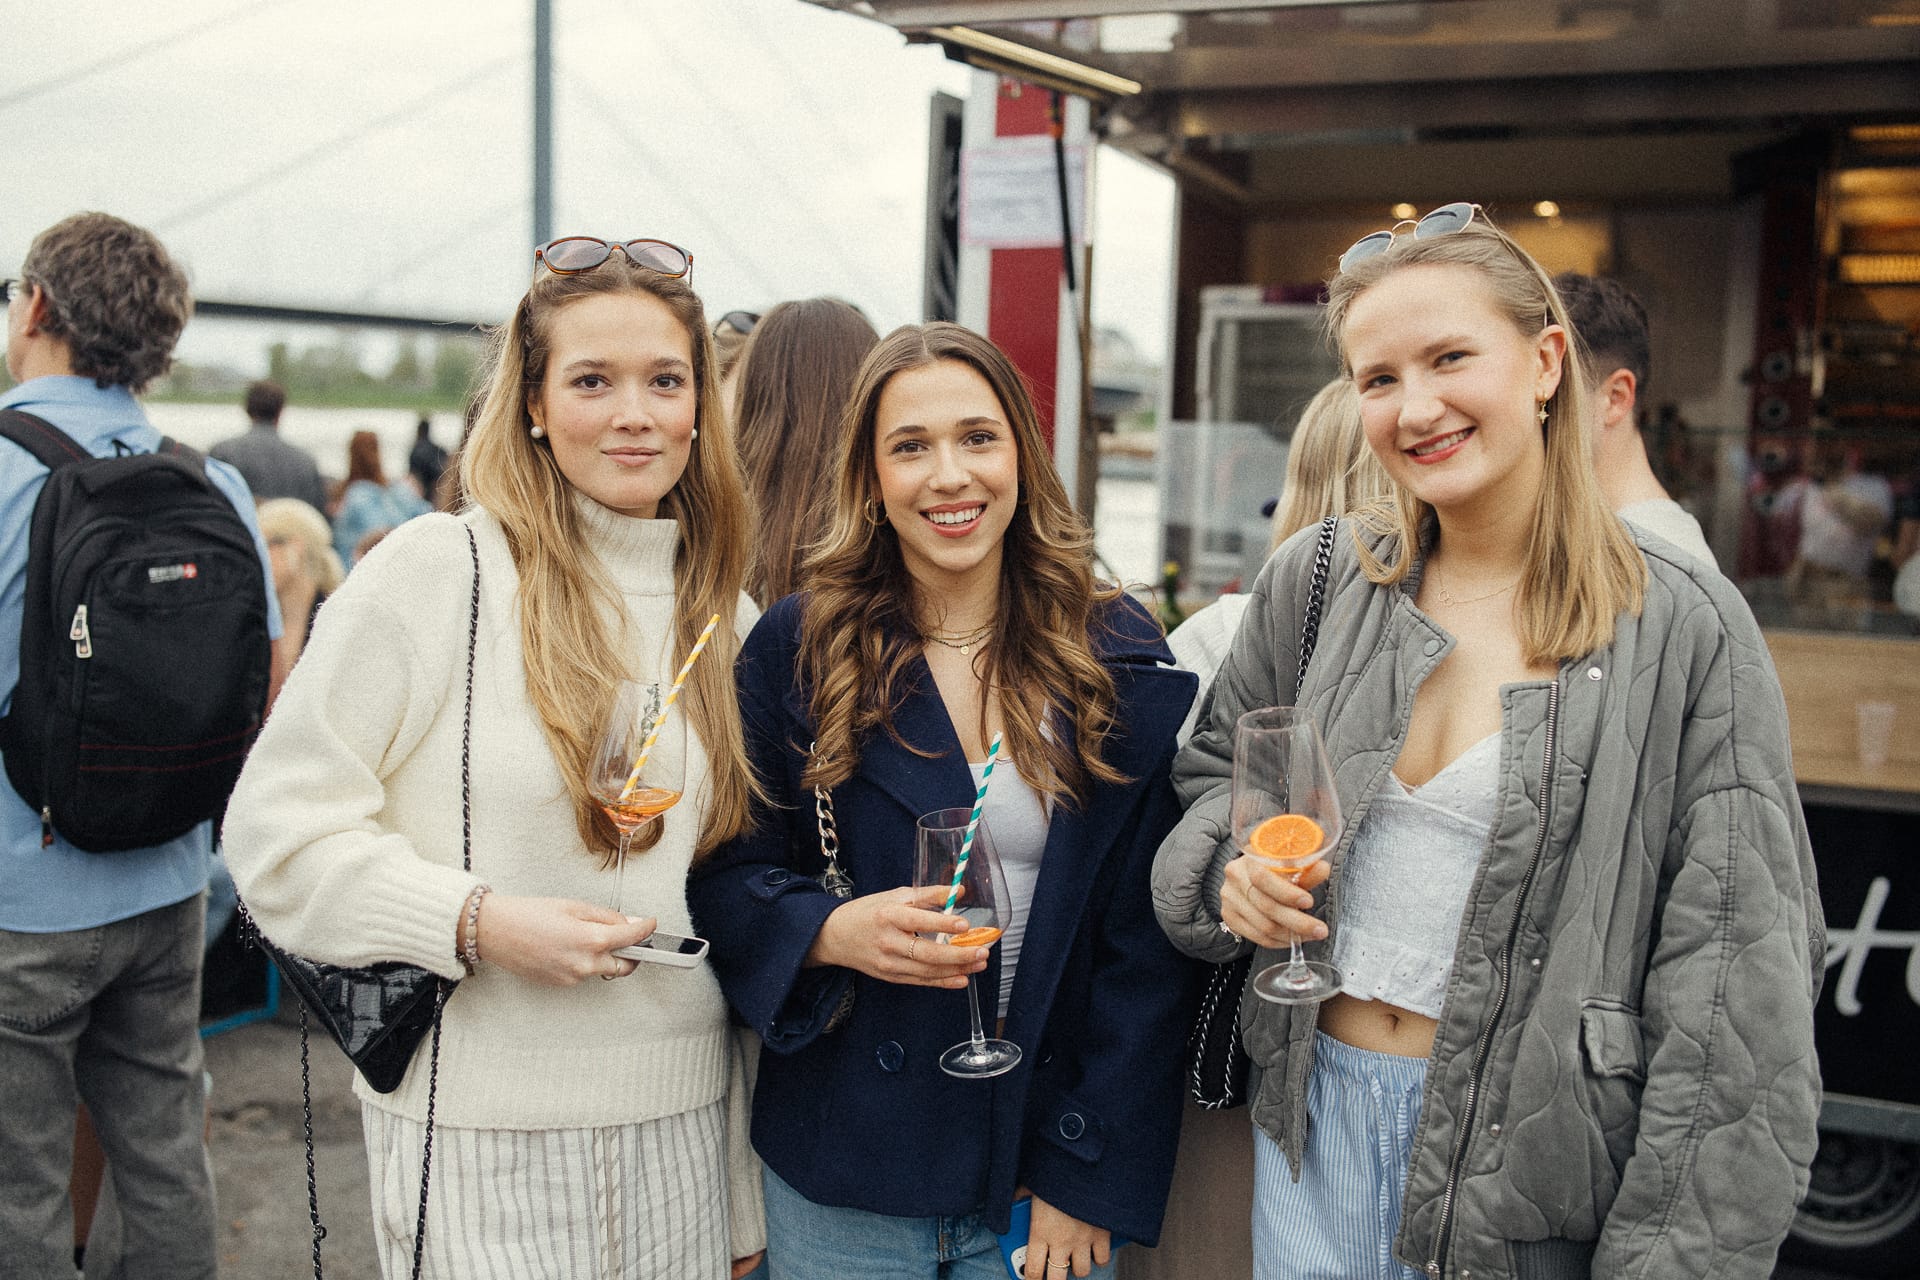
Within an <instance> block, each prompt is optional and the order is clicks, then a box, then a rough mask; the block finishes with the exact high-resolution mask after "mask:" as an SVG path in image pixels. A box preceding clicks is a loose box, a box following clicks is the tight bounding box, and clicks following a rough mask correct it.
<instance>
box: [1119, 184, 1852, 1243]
mask: <svg viewBox="0 0 1920 1280" xmlns="http://www.w3.org/2000/svg"><path fill="white" fill-rule="evenodd" d="M1398 232H1399V229H1396V231H1395V232H1379V233H1376V234H1375V235H1373V236H1370V237H1368V238H1367V239H1365V240H1363V241H1361V242H1360V243H1359V244H1357V245H1355V246H1354V248H1353V249H1352V250H1350V251H1349V252H1348V254H1347V255H1345V256H1344V257H1343V259H1342V263H1341V270H1340V272H1339V273H1338V274H1337V275H1336V276H1335V277H1334V279H1333V280H1332V282H1331V283H1330V285H1329V305H1328V317H1327V318H1328V322H1329V325H1330V327H1331V329H1332V331H1333V333H1334V335H1335V337H1336V339H1337V340H1338V342H1339V344H1340V348H1341V352H1342V355H1343V358H1344V360H1345V363H1346V367H1347V371H1348V374H1349V375H1350V376H1351V377H1352V379H1353V382H1354V385H1355V387H1356V389H1357V390H1358V392H1359V394H1360V398H1361V411H1362V417H1363V421H1364V425H1365V431H1366V435H1367V441H1368V444H1369V446H1370V447H1371V448H1372V449H1373V450H1374V452H1375V454H1376V455H1377V456H1378V457H1379V458H1380V460H1381V463H1382V465H1383V466H1384V467H1385V468H1386V470H1387V472H1388V475H1389V476H1390V478H1391V479H1392V481H1393V490H1394V493H1393V497H1392V498H1391V499H1390V500H1389V502H1387V503H1386V504H1384V506H1383V507H1381V508H1379V509H1376V510H1374V511H1372V512H1369V513H1363V514H1362V515H1361V516H1359V517H1357V518H1351V519H1349V520H1347V521H1346V522H1345V523H1344V524H1343V526H1342V530H1341V536H1340V537H1339V539H1337V541H1336V543H1335V550H1334V555H1333V558H1332V563H1331V566H1330V570H1329V578H1328V585H1327V588H1326V592H1325V599H1324V604H1323V607H1322V610H1321V615H1320V619H1319V645H1318V648H1317V649H1316V650H1315V651H1314V654H1315V656H1314V657H1313V658H1312V660H1311V661H1310V662H1309V664H1308V669H1307V670H1306V672H1305V675H1304V681H1303V683H1302V685H1301V690H1300V694H1299V699H1298V700H1299V702H1300V703H1301V705H1303V706H1306V707H1308V708H1309V709H1311V710H1312V711H1313V712H1314V714H1315V716H1316V717H1317V719H1318V720H1319V723H1320V724H1321V725H1322V726H1323V727H1324V730H1325V735H1326V740H1327V749H1328V753H1329V756H1330V758H1331V761H1332V764H1333V768H1334V774H1335V781H1336V786H1337V789H1338V791H1339V794H1340V798H1341V800H1342V801H1343V802H1344V803H1345V806H1346V825H1345V829H1344V832H1343V834H1342V835H1341V838H1340V839H1339V841H1338V842H1337V843H1336V845H1335V846H1334V847H1333V848H1332V849H1331V850H1330V851H1329V858H1328V862H1327V864H1324V865H1327V866H1329V867H1330V868H1331V874H1330V876H1327V877H1326V878H1325V885H1324V899H1325V900H1324V904H1323V907H1324V909H1323V910H1320V911H1318V912H1315V913H1313V914H1309V912H1310V911H1311V910H1312V908H1313V905H1314V904H1313V901H1312V896H1311V894H1310V893H1309V892H1308V890H1309V889H1311V888H1313V887H1314V884H1313V882H1312V881H1311V880H1309V881H1308V883H1307V885H1306V887H1296V886H1295V885H1293V884H1291V883H1289V882H1288V881H1286V880H1284V879H1282V878H1281V877H1280V876H1278V875H1277V874H1276V873H1275V872H1273V871H1272V870H1271V869H1270V868H1268V867H1265V866H1263V865H1261V864H1260V863H1258V862H1257V860H1255V859H1252V858H1247V857H1238V856H1236V850H1235V848H1234V847H1233V845H1232V844H1231V843H1230V841H1229V830H1230V828H1229V815H1228V810H1229V800H1230V796H1229V791H1230V786H1229V780H1230V778H1231V774H1232V751H1233V741H1232V735H1233V726H1234V722H1235V720H1236V719H1237V718H1238V717H1239V716H1240V715H1241V714H1242V713H1244V712H1246V711H1248V710H1252V709H1256V708H1260V707H1266V706H1272V705H1275V704H1276V703H1279V702H1282V701H1284V700H1286V699H1287V698H1288V696H1289V691H1290V690H1291V689H1292V688H1293V683H1294V679H1295V672H1296V668H1297V666H1298V655H1299V652H1300V643H1299V637H1300V635H1301V628H1302V623H1303V621H1304V620H1305V619H1304V618H1303V616H1302V615H1303V613H1304V612H1305V609H1306V601H1307V598H1308V594H1309V593H1308V584H1309V581H1310V578H1311V576H1312V572H1313V561H1314V558H1315V537H1314V534H1313V532H1312V531H1306V532H1303V533H1301V534H1300V535H1297V536H1296V537H1294V538H1293V539H1291V540H1290V541H1289V542H1288V543H1286V544H1285V545H1283V546H1282V547H1281V549H1280V550H1279V551H1278V552H1277V553H1276V554H1275V556H1274V557H1273V559H1272V560H1270V561H1269V562H1268V564H1267V566H1266V568H1265V569H1264V570H1263V571H1262V573H1261V575H1260V577H1259V579H1258V580H1257V582H1256V583H1255V586H1254V591H1253V597H1254V598H1253V602H1252V604H1251V606H1250V607H1249V610H1248V614H1247V617H1246V620H1245V622H1244V623H1243V624H1242V626H1241V628H1240V630H1239V632H1238V633H1237V635H1236V637H1235V639H1234V643H1233V648H1232V650H1231V652H1230V654H1229V656H1228V658H1227V661H1226V663H1225V665H1224V666H1223V667H1222V669H1221V671H1220V673H1219V676H1218V678H1217V680H1216V682H1215V684H1214V686H1213V689H1212V692H1211V694H1210V695H1209V700H1208V706H1207V708H1206V710H1205V711H1203V713H1202V718H1201V731H1200V732H1199V733H1197V734H1196V736H1195V737H1194V739H1193V741H1192V743H1191V744H1190V745H1189V746H1188V747H1187V748H1186V749H1185V750H1184V751H1183V752H1182V753H1181V755H1180V757H1179V759H1178V762H1177V763H1176V766H1175V783H1176V785H1177V786H1178V788H1179V789H1180V792H1181V798H1182V799H1183V801H1185V802H1186V803H1187V805H1188V806H1189V807H1188V811H1187V814H1186V817H1185V818H1184V820H1183V821H1182V822H1181V824H1180V826H1179V827H1178V828H1176V829H1175V831H1174V832H1173V834H1172V835H1171V836H1169V837H1168V839H1167V841H1166V842H1165V843H1164V844H1163V845H1162V847H1161V850H1160V854H1159V858H1158V860H1157V862H1156V865H1155V871H1154V895H1155V905H1156V909H1157V910H1158V911H1159V913H1160V918H1161V923H1162V925H1163V927H1165V929H1166V930H1167V933H1168V934H1169V936H1170V937H1172V939H1173V940H1174V942H1175V944H1176V945H1178V946H1179V947H1181V949H1183V950H1185V951H1187V952H1188V953H1189V954H1192V955H1194V956H1197V957H1199V958H1201V959H1205V960H1211V961H1223V960H1229V959H1232V958H1234V957H1235V956H1238V955H1243V954H1246V953H1247V952H1248V951H1249V950H1253V949H1255V948H1258V949H1259V951H1260V953H1261V954H1259V955H1258V956H1257V957H1256V962H1255V963H1256V967H1259V966H1261V965H1264V964H1266V963H1270V962H1272V961H1273V960H1275V959H1276V958H1277V957H1276V956H1274V955H1271V954H1268V953H1269V952H1271V951H1272V950H1274V949H1278V948H1284V947H1285V946H1286V944H1287V939H1288V935H1289V933H1290V932H1298V933H1299V934H1301V935H1302V936H1303V937H1305V938H1307V939H1318V938H1329V939H1330V943H1329V944H1328V947H1329V949H1330V950H1331V952H1332V958H1333V959H1334V961H1335V962H1336V963H1337V964H1338V965H1339V967H1340V968H1341V970H1342V973H1343V982H1342V987H1341V991H1340V993H1339V994H1337V995H1336V996H1334V997H1333V998H1332V999H1331V1000H1329V1001H1328V1002H1326V1003H1325V1004H1324V1005H1319V1006H1315V1005H1278V1004H1267V1003H1265V1002H1263V1001H1261V1000H1260V999H1258V998H1257V997H1256V996H1254V995H1252V994H1251V993H1249V995H1248V997H1247V1001H1246V1004H1245V1005H1244V1006H1243V1008H1242V1010H1241V1022H1242V1026H1243V1028H1244V1029H1245V1031H1246V1041H1247V1047H1248V1051H1249V1053H1250V1055H1251V1056H1252V1058H1253V1063H1254V1080H1253V1085H1252V1106H1251V1119H1252V1121H1253V1124H1254V1126H1255V1130H1256V1133H1255V1163H1256V1170H1255V1174H1256V1195H1255V1202H1254V1211H1253V1219H1254V1223H1253V1229H1254V1256H1255V1269H1256V1275H1257V1276H1258V1277H1260V1280H1269V1278H1277V1277H1279V1276H1282V1275H1285V1276H1288V1277H1296V1276H1329V1277H1333V1276H1338V1277H1348V1276H1367V1277H1419V1276H1426V1277H1432V1278H1434V1280H1438V1278H1439V1277H1442V1276H1454V1277H1458V1278H1459V1280H1496V1278H1500V1277H1509V1276H1512V1277H1526V1278H1529V1280H1532V1278H1535V1277H1561V1276H1569V1277H1570V1276H1587V1275H1593V1276H1635V1277H1667V1276H1681V1275H1685V1276H1709V1275H1711V1276H1751V1277H1756V1278H1758V1277H1764V1276H1767V1275H1768V1274H1769V1273H1770V1272H1771V1270H1772V1266H1773V1257H1774V1252H1775V1250H1776V1249H1777V1247H1778V1245H1779V1242H1780V1240H1781V1238H1782V1237H1783V1236H1784V1235H1785V1233H1786V1230H1787V1226H1788V1223H1789V1221H1790V1219H1791V1217H1792V1210H1793V1204H1794V1201H1795V1200H1796V1198H1797V1197H1798V1196H1799V1194H1800V1193H1801V1192H1802V1191H1803V1190H1804V1189H1805V1186H1806V1175H1807V1166H1808V1164H1809V1162H1810V1160H1811V1159H1812V1156H1813V1151H1814V1147H1815V1121H1816V1117H1817V1114H1818V1110H1819V1073H1818V1066H1817V1063H1816V1061H1815V1057H1814V1050H1813V1013H1812V1005H1813V1000H1814V997H1815V995H1816V993H1817V990H1818V985H1819V976H1820V973H1821V970H1822V967H1823V961H1824V953H1825V937H1824V927H1823V925H1822V922H1821V919H1820V913H1819V899H1818V895H1817V893H1816V891H1815V886H1814V873H1813V862H1812V854H1811V850H1810V848H1809V846H1808V842H1807V835H1806V829H1805V826H1804V824H1803V822H1802V820H1801V815H1800V807H1799V800H1798V797H1797V795H1796V794H1795V791H1794V784H1793V771H1792V763H1791V760H1790V758H1789V753H1788V746H1787V726H1786V710H1785V706H1784V704H1783V702H1782V700H1781V696H1780V690H1779V685H1778V682H1777V680H1776V679H1775V677H1774V674H1773V668H1772V665H1771V663H1770V662H1769V661H1768V658H1767V653H1766V649H1765V646H1764V644H1763V643H1762V640H1761V637H1760V633H1759V631H1758V628H1757V627H1756V626H1755V625H1754V622H1753V619H1752V617H1751V615H1750V614H1749V613H1748V611H1747V609H1746V606H1745V604H1744V602H1743V601H1742V600H1741V598H1740V596H1739V594H1738V593H1737V592H1736V591H1735V590H1734V589H1733V587H1732V586H1731V584H1729V583H1728V582H1727V581H1726V580H1725V579H1723V578H1721V577H1720V576H1719V575H1717V574H1714V573H1711V572H1709V571H1705V570H1701V569H1698V568H1696V567H1694V566H1692V565H1691V564H1689V563H1687V562H1684V561H1683V560H1681V559H1680V558H1679V557H1677V556H1676V555H1674V553H1672V552H1670V551H1668V550H1666V549H1665V547H1664V544H1660V543H1657V542H1652V543H1648V544H1645V545H1636V543H1635V541H1634V538H1633V535H1632V534H1631V532H1629V531H1628V529H1627V528H1626V527H1625V526H1624V525H1622V524H1621V523H1620V522H1619V521H1618V520H1617V519H1616V518H1615V517H1614V516H1613V515H1612V513H1611V512H1610V511H1609V510H1608V509H1607V507H1606V505H1605V503H1604V501H1603V499H1602V497H1601V495H1600V491H1599V488H1598V486H1597V483H1596V481H1595V479H1594V476H1593V472H1592V462H1591V452H1590V441H1589V438H1588V435H1587V430H1586V426H1585V423H1586V420H1587V419H1586V416H1585V414H1584V412H1583V408H1582V405H1581V404H1580V399H1579V397H1580V388H1581V380H1580V378H1579V376H1578V370H1577V368H1576V362H1577V354H1576V352H1575V350H1574V346H1575V344H1574V343H1573V342H1572V340H1571V338H1570V334H1571V332H1572V331H1571V325H1570V322H1569V321H1568V320H1567V318H1566V315H1565V312H1564V310H1563V309H1562V307H1561V304H1560V301H1559V299H1558V297H1557V296H1556V295H1555V293H1554V291H1553V287H1552V284H1551V283H1550V281H1549V280H1548V278H1547V276H1546V274H1545V273H1544V272H1543V271H1542V270H1541V269H1540V267H1539V265H1538V264H1537V263H1535V262H1534V261H1533V260H1532V259H1531V258H1529V257H1528V256H1527V255H1526V254H1525V252H1524V251H1522V250H1521V249H1520V248H1519V246H1518V245H1516V244H1515V243H1514V242H1513V241H1512V240H1511V239H1509V238H1508V237H1507V236H1505V235H1504V234H1503V233H1501V232H1500V231H1499V230H1498V229H1497V228H1495V227H1493V226H1492V225H1491V224H1490V223H1488V222H1487V221H1486V220H1485V217H1484V215H1483V214H1481V212H1480V210H1479V209H1478V207H1477V206H1472V205H1451V206H1448V207H1447V208H1445V209H1442V210H1438V211H1436V212H1435V213H1433V214H1430V215H1428V217H1427V218H1426V219H1423V220H1422V221H1421V223H1420V224H1419V225H1418V227H1417V229H1415V230H1414V232H1413V234H1411V235H1408V234H1399V233H1398ZM1322 874H1323V876H1325V874H1326V873H1322ZM1316 917H1317V918H1316Z"/></svg>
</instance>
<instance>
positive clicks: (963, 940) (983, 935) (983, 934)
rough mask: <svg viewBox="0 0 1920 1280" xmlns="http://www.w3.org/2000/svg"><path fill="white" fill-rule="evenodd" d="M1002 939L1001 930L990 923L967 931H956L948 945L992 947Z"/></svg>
mask: <svg viewBox="0 0 1920 1280" xmlns="http://www.w3.org/2000/svg"><path fill="white" fill-rule="evenodd" d="M998 941H1000V931H999V930H998V929H996V928H994V927H993V926H992V925H990V924H983V925H978V926H976V927H975V928H972V929H969V930H967V931H966V932H965V933H956V934H954V935H953V936H952V937H951V938H949V939H947V945H948V946H953V947H990V946H992V945H993V944H994V943H996V942H998Z"/></svg>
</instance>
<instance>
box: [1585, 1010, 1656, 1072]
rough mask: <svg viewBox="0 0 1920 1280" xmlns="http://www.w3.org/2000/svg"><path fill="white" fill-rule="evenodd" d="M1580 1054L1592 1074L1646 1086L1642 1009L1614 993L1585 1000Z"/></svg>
mask: <svg viewBox="0 0 1920 1280" xmlns="http://www.w3.org/2000/svg"><path fill="white" fill-rule="evenodd" d="M1580 1053H1581V1056H1582V1057H1583V1058H1584V1059H1585V1060H1586V1064H1587V1070H1588V1071H1589V1072H1590V1073H1591V1074H1593V1075H1595V1076H1598V1077H1600V1078H1602V1079H1624V1080H1629V1081H1631V1082H1632V1083H1633V1084H1634V1085H1635V1086H1636V1087H1638V1086H1640V1085H1644V1084H1645V1083H1646V1082H1647V1050H1646V1045H1645V1044H1644V1042H1643V1041H1642V1040H1641V1037H1640V1011H1639V1010H1638V1009H1635V1008H1633V1007H1632V1006H1630V1005H1628V1004H1626V1003H1625V1002H1624V1001H1621V1000H1616V999H1614V998H1613V997H1611V996H1588V997H1587V998H1586V999H1585V1000H1582V1001H1581V1002H1580Z"/></svg>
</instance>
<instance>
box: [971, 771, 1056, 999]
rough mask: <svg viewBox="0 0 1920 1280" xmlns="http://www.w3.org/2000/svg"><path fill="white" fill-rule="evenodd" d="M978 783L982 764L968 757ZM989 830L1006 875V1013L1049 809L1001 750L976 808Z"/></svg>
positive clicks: (1002, 971) (1003, 993) (1003, 943)
mask: <svg viewBox="0 0 1920 1280" xmlns="http://www.w3.org/2000/svg"><path fill="white" fill-rule="evenodd" d="M967 767H968V768H969V769H972V770H973V785H974V786H975V787H976V788H978V787H979V785H980V775H981V774H982V773H984V772H985V771H986V768H987V766H986V765H984V764H974V763H973V762H972V761H968V762H967ZM980 816H981V817H982V818H984V819H985V820H986V823H987V829H988V830H990V831H992V832H993V848H994V851H995V852H996V853H998V854H999V855H1000V869H1001V870H1002V871H1004V872H1005V873H1006V876H1007V910H1006V921H1005V926H1004V927H1005V929H1006V932H1005V933H1003V934H1001V935H1000V943H999V946H1000V1013H999V1016H1000V1017H1002V1018H1004V1017H1006V1016H1007V998H1008V997H1009V996H1011V995H1012V994H1013V971H1014V969H1015V968H1016V967H1017V966H1018V965H1019V963H1020V944H1021V942H1022V941H1024V940H1025V938H1026V936H1027V913H1028V912H1029V910H1031V909H1032V907H1033V888H1034V886H1035V885H1036V884H1038V883H1039V882H1040V855H1041V854H1042V853H1044V852H1046V848H1047V829H1048V827H1049V826H1050V825H1051V824H1052V811H1051V810H1050V809H1049V808H1048V806H1047V804H1046V802H1045V801H1044V800H1042V799H1041V796H1040V793H1039V792H1037V791H1035V790H1034V789H1033V788H1032V787H1030V786H1028V785H1027V780H1026V779H1025V778H1023V777H1021V776H1020V771H1019V770H1018V769H1016V768H1015V767H1014V765H1013V761H1011V760H1008V759H1007V758H1005V757H1004V756H1003V757H1001V759H1000V761H999V763H997V764H995V765H994V766H993V781H992V782H991V783H989V784H988V786H987V803H986V805H985V807H983V808H982V809H981V811H980Z"/></svg>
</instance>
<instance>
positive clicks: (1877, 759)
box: [1853, 702, 1893, 769]
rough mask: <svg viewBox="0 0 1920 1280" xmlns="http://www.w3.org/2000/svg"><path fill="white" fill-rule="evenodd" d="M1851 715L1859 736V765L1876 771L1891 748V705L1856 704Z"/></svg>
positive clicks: (1885, 703) (1878, 703) (1882, 703)
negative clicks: (1855, 722)
mask: <svg viewBox="0 0 1920 1280" xmlns="http://www.w3.org/2000/svg"><path fill="white" fill-rule="evenodd" d="M1853 713H1854V716H1855V719H1856V721H1857V726H1856V727H1857V728H1858V730H1859V735H1860V763H1861V764H1863V765H1865V766H1867V768H1869V769H1878V768H1879V767H1880V766H1881V765H1883V764H1885V763H1886V762H1887V754H1888V752H1889V751H1890V750H1891V749H1892V747H1893V704H1892V703H1891V702H1856V703H1854V704H1853Z"/></svg>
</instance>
